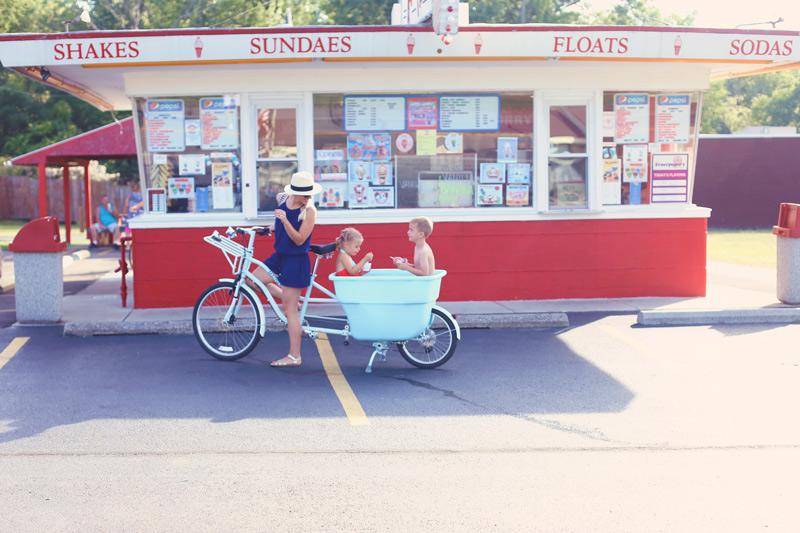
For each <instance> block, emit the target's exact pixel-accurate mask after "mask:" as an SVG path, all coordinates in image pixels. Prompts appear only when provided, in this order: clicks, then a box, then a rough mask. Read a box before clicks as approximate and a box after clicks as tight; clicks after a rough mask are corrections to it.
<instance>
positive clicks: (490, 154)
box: [314, 93, 533, 209]
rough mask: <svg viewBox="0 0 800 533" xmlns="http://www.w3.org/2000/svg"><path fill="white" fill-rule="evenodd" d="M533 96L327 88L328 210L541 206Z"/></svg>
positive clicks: (319, 175)
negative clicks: (535, 190) (535, 194)
mask: <svg viewBox="0 0 800 533" xmlns="http://www.w3.org/2000/svg"><path fill="white" fill-rule="evenodd" d="M532 102H533V101H532V95H531V93H480V94H477V93H441V94H392V95H361V94H317V95H315V96H314V175H315V179H316V180H317V181H319V182H320V184H321V185H322V187H323V188H322V192H321V193H320V194H319V196H318V197H317V198H316V203H317V205H318V207H320V208H326V209H358V208H395V207H396V208H426V209H429V208H457V207H486V208H491V207H497V206H515V207H522V206H530V205H532V187H531V182H532V170H531V169H532V163H533V142H532V140H533V135H532V132H533V104H532Z"/></svg>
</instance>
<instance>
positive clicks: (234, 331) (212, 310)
mask: <svg viewBox="0 0 800 533" xmlns="http://www.w3.org/2000/svg"><path fill="white" fill-rule="evenodd" d="M234 287H235V285H234V284H233V283H231V282H230V281H223V282H220V283H217V284H215V285H212V286H211V287H209V288H207V289H206V290H205V291H204V292H203V294H201V295H200V298H198V299H197V303H195V304H194V312H193V313H192V327H193V328H194V336H195V337H196V338H197V342H199V343H200V346H202V347H203V349H204V350H205V351H207V352H208V353H210V354H211V355H213V356H214V357H216V358H217V359H222V360H224V361H235V360H237V359H241V358H242V357H244V356H245V355H247V354H248V353H250V352H251V351H252V350H253V348H255V346H256V343H258V340H259V338H260V330H261V317H260V316H259V314H258V309H257V308H256V306H257V305H261V304H260V302H258V301H257V300H255V299H253V297H252V296H251V295H250V293H248V292H245V291H243V290H242V291H239V297H238V298H237V299H236V301H234V298H233V292H234ZM231 306H233V307H234V308H235V309H234V312H233V313H232V314H231V316H230V318H229V319H228V320H225V316H226V315H227V314H228V311H229V310H230V309H231Z"/></svg>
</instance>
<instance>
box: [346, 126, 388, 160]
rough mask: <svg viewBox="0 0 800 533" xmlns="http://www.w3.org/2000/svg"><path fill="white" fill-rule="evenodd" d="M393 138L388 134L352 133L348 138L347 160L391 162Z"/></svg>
mask: <svg viewBox="0 0 800 533" xmlns="http://www.w3.org/2000/svg"><path fill="white" fill-rule="evenodd" d="M391 158H392V136H391V135H389V134H388V133H366V134H363V133H351V134H350V135H348V136H347V159H349V160H350V161H389V160H390V159H391Z"/></svg>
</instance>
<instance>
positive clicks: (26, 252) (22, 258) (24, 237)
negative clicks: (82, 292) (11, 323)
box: [8, 217, 67, 324]
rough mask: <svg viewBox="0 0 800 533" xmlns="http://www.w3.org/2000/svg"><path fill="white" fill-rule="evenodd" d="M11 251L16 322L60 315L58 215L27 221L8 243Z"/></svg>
mask: <svg viewBox="0 0 800 533" xmlns="http://www.w3.org/2000/svg"><path fill="white" fill-rule="evenodd" d="M8 249H9V251H12V252H14V278H15V288H14V293H15V299H16V306H17V322H19V323H20V324H48V323H52V322H58V321H59V320H61V315H63V314H64V263H63V255H64V250H66V249H67V243H65V242H61V234H60V230H59V226H58V217H42V218H37V219H36V220H31V221H30V222H28V223H27V224H25V225H24V226H23V227H22V229H20V230H19V232H17V235H16V236H15V237H14V240H13V241H12V242H11V244H10V245H9V246H8Z"/></svg>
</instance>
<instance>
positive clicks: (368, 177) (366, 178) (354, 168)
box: [347, 161, 372, 184]
mask: <svg viewBox="0 0 800 533" xmlns="http://www.w3.org/2000/svg"><path fill="white" fill-rule="evenodd" d="M347 169H348V172H349V181H350V183H364V184H368V183H369V182H370V181H372V163H366V162H364V161H357V162H355V161H354V162H351V163H349V164H348V165H347Z"/></svg>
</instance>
